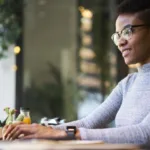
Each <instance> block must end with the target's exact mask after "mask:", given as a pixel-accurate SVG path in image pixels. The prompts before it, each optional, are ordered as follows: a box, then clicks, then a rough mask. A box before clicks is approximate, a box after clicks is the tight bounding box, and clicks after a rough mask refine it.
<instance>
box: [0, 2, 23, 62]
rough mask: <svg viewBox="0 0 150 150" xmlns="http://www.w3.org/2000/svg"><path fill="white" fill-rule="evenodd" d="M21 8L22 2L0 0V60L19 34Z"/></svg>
mask: <svg viewBox="0 0 150 150" xmlns="http://www.w3.org/2000/svg"><path fill="white" fill-rule="evenodd" d="M22 6H23V0H0V59H1V58H3V57H6V56H7V55H6V53H7V50H8V47H9V45H10V44H15V43H16V40H17V39H18V37H19V35H20V33H21V12H22Z"/></svg>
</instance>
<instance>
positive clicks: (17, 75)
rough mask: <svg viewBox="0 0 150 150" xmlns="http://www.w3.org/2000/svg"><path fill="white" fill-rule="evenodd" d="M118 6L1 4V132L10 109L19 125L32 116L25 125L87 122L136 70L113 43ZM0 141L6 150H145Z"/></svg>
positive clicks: (41, 0)
mask: <svg viewBox="0 0 150 150" xmlns="http://www.w3.org/2000/svg"><path fill="white" fill-rule="evenodd" d="M117 2H118V0H0V41H1V44H0V129H2V128H3V126H4V123H6V122H4V121H6V118H7V115H8V114H7V113H6V112H7V111H6V109H7V108H9V109H10V110H13V109H14V110H15V112H14V115H13V119H14V120H15V119H16V118H17V116H19V113H21V112H22V111H27V112H26V114H27V116H28V117H29V119H30V120H26V121H27V123H38V124H47V123H48V124H54V125H55V124H56V125H57V124H63V123H65V122H68V121H72V120H76V119H81V118H83V117H85V116H86V115H88V114H89V113H90V112H92V111H93V110H94V109H95V108H96V107H97V106H99V105H100V104H101V103H102V102H103V101H105V99H106V97H107V96H108V95H109V94H110V92H111V91H112V89H113V88H114V87H115V86H116V85H117V83H118V82H119V81H120V80H121V79H123V78H124V77H125V76H126V75H127V74H128V73H131V72H135V71H136V66H135V65H130V66H127V65H125V63H124V60H123V58H122V56H121V54H120V52H119V51H118V50H117V48H116V46H114V44H113V42H112V40H111V38H110V37H111V35H112V33H113V32H114V30H115V26H114V24H115V15H116V12H115V8H116V5H117ZM4 110H5V111H4ZM108 126H109V127H113V126H114V122H112V123H110V124H109V125H108ZM1 132H2V131H1ZM0 139H1V140H0V150H5V149H7V150H13V149H15V150H19V149H20V150H31V149H37V150H48V149H50V150H53V149H54V150H56V149H58V150H59V149H60V150H79V149H81V150H82V149H84V150H85V149H90V150H96V149H100V150H101V149H120V150H121V149H144V148H143V147H142V148H141V147H139V146H138V145H133V144H111V143H105V142H104V141H78V140H59V141H54V140H53V141H51V140H48V139H40V140H36V139H32V140H30V141H19V140H17V141H14V142H12V141H3V140H2V133H1V134H0Z"/></svg>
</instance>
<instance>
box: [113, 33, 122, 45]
mask: <svg viewBox="0 0 150 150" xmlns="http://www.w3.org/2000/svg"><path fill="white" fill-rule="evenodd" d="M119 38H120V36H119V34H118V33H114V34H113V35H112V36H111V39H112V40H113V42H114V43H115V45H118V40H119Z"/></svg>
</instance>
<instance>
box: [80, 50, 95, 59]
mask: <svg viewBox="0 0 150 150" xmlns="http://www.w3.org/2000/svg"><path fill="white" fill-rule="evenodd" d="M79 55H80V57H81V58H83V59H84V58H85V59H86V58H87V59H93V58H94V57H95V56H96V55H95V53H94V52H93V51H92V49H89V48H81V50H80V54H79Z"/></svg>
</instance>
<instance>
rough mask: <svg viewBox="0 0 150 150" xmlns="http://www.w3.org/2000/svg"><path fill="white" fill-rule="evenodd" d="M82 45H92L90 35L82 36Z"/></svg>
mask: <svg viewBox="0 0 150 150" xmlns="http://www.w3.org/2000/svg"><path fill="white" fill-rule="evenodd" d="M82 43H83V45H86V46H88V45H91V44H92V37H91V36H90V35H83V36H82Z"/></svg>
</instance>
